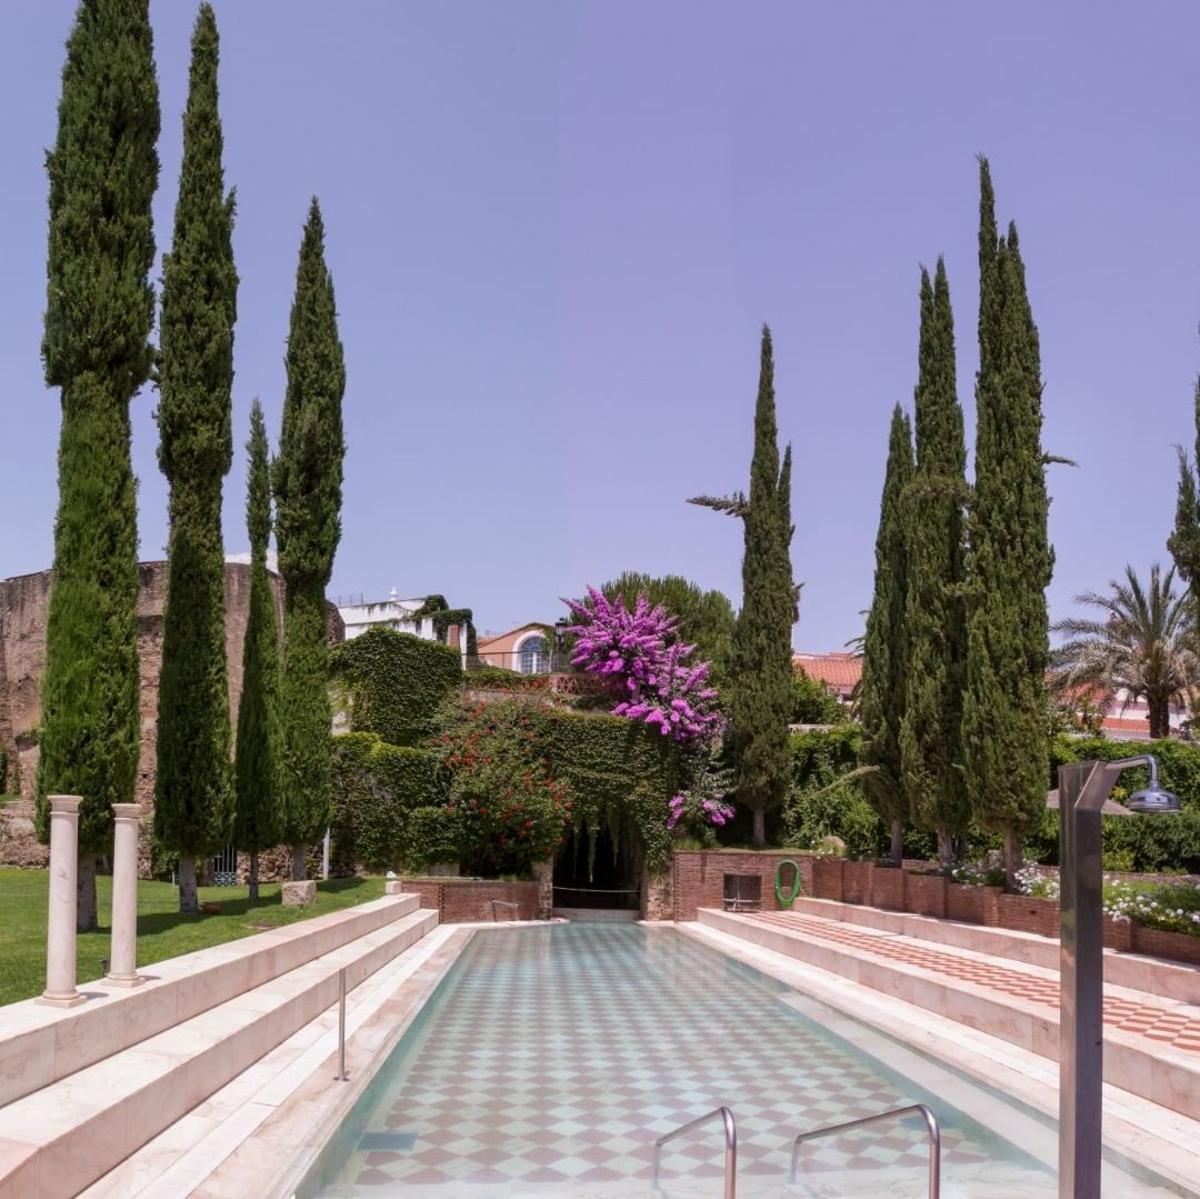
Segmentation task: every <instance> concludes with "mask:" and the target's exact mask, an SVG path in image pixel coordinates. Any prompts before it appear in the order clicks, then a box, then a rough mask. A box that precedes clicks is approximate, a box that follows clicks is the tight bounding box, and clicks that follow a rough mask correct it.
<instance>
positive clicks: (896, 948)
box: [746, 912, 1200, 1053]
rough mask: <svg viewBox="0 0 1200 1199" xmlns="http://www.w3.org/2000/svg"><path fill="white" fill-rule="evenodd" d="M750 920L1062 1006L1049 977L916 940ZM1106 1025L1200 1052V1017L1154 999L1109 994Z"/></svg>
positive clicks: (812, 922) (831, 925)
mask: <svg viewBox="0 0 1200 1199" xmlns="http://www.w3.org/2000/svg"><path fill="white" fill-rule="evenodd" d="M746 918H747V919H751V920H755V921H758V922H760V923H762V924H767V925H772V926H774V927H777V928H782V929H785V930H786V931H788V932H790V933H799V934H801V935H803V936H804V937H806V938H810V939H812V940H814V941H824V942H827V943H830V944H834V945H844V946H846V947H847V948H849V949H853V950H855V951H856V952H865V953H868V954H873V955H874V956H876V957H881V958H886V959H887V960H888V961H892V962H899V963H901V964H903V965H907V966H916V967H918V968H920V969H922V970H928V971H929V972H931V973H933V974H940V975H943V976H946V977H948V978H953V979H957V980H959V981H961V982H967V983H971V984H973V985H974V986H977V987H983V988H986V989H989V990H992V991H997V992H1000V993H1002V994H1005V995H1011V996H1014V997H1015V998H1017V999H1026V1000H1029V1001H1031V1002H1033V1003H1039V1004H1044V1005H1045V1006H1047V1007H1053V1008H1057V1007H1058V1003H1059V984H1058V979H1057V978H1054V977H1047V975H1046V973H1045V972H1037V971H1035V970H1032V969H1022V968H1021V967H1020V966H1018V965H1016V964H1012V965H1010V964H1006V963H1004V962H1002V961H1000V960H998V959H992V960H989V961H981V960H980V959H979V958H978V957H968V956H965V955H963V954H958V953H954V952H949V951H946V950H943V949H933V948H929V947H928V946H926V945H924V944H922V943H921V942H919V941H916V940H914V939H913V938H911V937H904V936H898V935H896V934H894V933H882V932H874V931H871V930H867V929H863V928H861V927H858V926H854V925H848V924H845V923H842V922H840V921H832V920H822V919H820V918H814V917H811V916H801V915H799V914H797V913H795V912H754V913H750V914H747V915H746ZM1104 1023H1105V1024H1106V1025H1108V1026H1110V1027H1112V1028H1119V1029H1123V1030H1124V1031H1125V1032H1132V1033H1140V1034H1141V1035H1142V1036H1145V1037H1148V1038H1150V1039H1151V1040H1153V1041H1159V1042H1162V1043H1165V1044H1169V1045H1171V1046H1173V1047H1174V1048H1176V1049H1180V1050H1183V1051H1184V1052H1185V1053H1200V1016H1189V1015H1187V1014H1185V1013H1181V1012H1180V1011H1179V1010H1178V1006H1177V1005H1175V1006H1168V1005H1167V1004H1165V1003H1159V1002H1156V1001H1155V1000H1154V999H1153V998H1151V997H1149V996H1148V997H1147V998H1146V999H1140V998H1139V999H1128V998H1123V997H1120V996H1115V995H1106V996H1105V997H1104Z"/></svg>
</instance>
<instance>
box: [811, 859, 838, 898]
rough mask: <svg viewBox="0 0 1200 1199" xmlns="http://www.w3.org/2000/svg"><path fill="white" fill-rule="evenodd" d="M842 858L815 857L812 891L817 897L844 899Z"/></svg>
mask: <svg viewBox="0 0 1200 1199" xmlns="http://www.w3.org/2000/svg"><path fill="white" fill-rule="evenodd" d="M843 865H844V863H843V861H842V859H841V858H813V886H812V893H813V895H815V896H816V897H817V899H837V900H840V899H842V897H843V896H842V866H843Z"/></svg>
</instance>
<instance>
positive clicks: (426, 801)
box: [330, 733, 456, 873]
mask: <svg viewBox="0 0 1200 1199" xmlns="http://www.w3.org/2000/svg"><path fill="white" fill-rule="evenodd" d="M332 761H333V765H332V777H333V797H334V798H333V814H332V816H331V818H330V840H331V843H332V856H333V863H334V866H335V867H336V868H337V870H338V871H339V873H341V872H345V873H349V872H351V871H352V870H353V869H354V867H355V866H366V867H368V868H369V869H372V870H388V869H393V868H396V867H406V866H407V867H416V868H418V869H419V868H421V867H422V866H424V865H426V864H428V862H430V861H444V860H446V859H445V858H444V857H442V856H438V855H441V854H444V853H447V852H448V850H449V846H447V845H445V844H443V843H441V842H439V843H438V844H437V845H432V844H430V843H429V839H430V837H431V836H432V827H431V825H430V821H429V818H428V814H427V813H428V811H429V809H433V810H435V811H438V812H442V809H443V808H444V805H445V803H446V800H447V792H446V778H445V774H444V772H443V771H442V770H441V768H440V766H439V764H438V759H437V755H436V754H434V753H432V752H431V751H429V750H424V749H413V748H410V747H407V746H399V745H389V744H388V743H387V742H386V741H384V740H383V739H382V738H381V737H379V736H378V735H377V734H375V733H343V734H342V735H340V736H337V737H334V738H333V758H332ZM414 813H420V815H418V816H416V818H415V820H414ZM435 823H436V820H435ZM448 823H449V816H448V814H446V813H444V812H443V813H442V817H441V824H442V826H443V827H442V837H443V840H444V839H445V831H446V826H447V825H448ZM449 840H450V841H453V837H452V836H450V838H449ZM430 851H432V852H433V856H430ZM449 856H451V857H454V856H456V854H453V853H451V854H449Z"/></svg>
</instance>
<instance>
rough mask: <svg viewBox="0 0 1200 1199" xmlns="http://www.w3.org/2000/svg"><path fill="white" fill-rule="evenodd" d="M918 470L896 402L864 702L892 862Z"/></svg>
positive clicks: (898, 838)
mask: <svg viewBox="0 0 1200 1199" xmlns="http://www.w3.org/2000/svg"><path fill="white" fill-rule="evenodd" d="M912 473H913V449H912V426H911V424H910V423H909V419H908V417H907V416H906V415H905V413H904V411H903V410H902V409H901V407H900V405H899V404H897V405H896V407H895V408H894V409H893V410H892V427H891V432H890V434H889V436H888V456H887V469H886V470H885V472H884V477H883V496H882V498H881V500H880V504H879V531H878V532H877V533H876V535H875V590H874V595H873V597H872V600H871V609H870V611H869V612H868V613H867V629H866V636H865V637H864V638H863V674H862V690H861V700H860V708H861V714H862V725H863V753H862V757H863V763H864V765H867V766H873V767H874V770H873V771H872V773H870V774H868V775H866V777H865V786H866V791H867V797H868V798H869V800H870V801H871V806H872V807H873V808H874V809H875V810H876V811H877V812H878V813H879V816H880V819H882V820H883V821H884V822H885V823H886V824H887V825H889V827H890V828H891V834H892V861H893V862H894V863H895V864H896V865H897V866H898V865H900V862H901V859H902V857H903V850H904V845H903V827H904V821H905V820H906V819H908V816H909V811H908V804H907V802H906V799H905V793H904V785H903V779H902V775H901V761H900V727H901V723H902V721H903V718H904V704H905V696H906V685H905V680H906V677H907V662H908V652H907V651H908V636H907V632H906V630H905V623H904V622H905V602H906V596H907V594H908V550H907V546H906V544H905V530H904V523H903V512H902V508H901V504H902V497H903V495H904V492H905V490H906V488H907V487H908V485H909V482H910V481H911V479H912Z"/></svg>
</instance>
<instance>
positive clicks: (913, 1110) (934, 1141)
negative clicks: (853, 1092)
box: [788, 1103, 942, 1199]
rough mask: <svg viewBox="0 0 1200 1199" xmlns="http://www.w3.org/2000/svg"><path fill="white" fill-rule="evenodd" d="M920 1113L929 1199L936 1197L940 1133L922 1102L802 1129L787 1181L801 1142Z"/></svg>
mask: <svg viewBox="0 0 1200 1199" xmlns="http://www.w3.org/2000/svg"><path fill="white" fill-rule="evenodd" d="M918 1113H919V1114H920V1115H921V1117H922V1118H923V1119H924V1121H925V1128H926V1131H927V1132H928V1133H929V1199H939V1196H940V1195H941V1191H942V1180H941V1173H942V1133H941V1129H940V1128H939V1127H938V1122H937V1116H935V1115H934V1114H933V1112H931V1111H930V1110H929V1108H927V1107H926V1106H925V1105H924V1104H923V1103H912V1104H909V1106H908V1107H895V1108H892V1110H891V1111H887V1112H876V1113H875V1115H873V1116H863V1117H862V1119H861V1120H847V1121H846V1122H845V1123H844V1124H829V1125H826V1127H824V1128H814V1129H813V1130H812V1131H811V1132H802V1133H800V1134H798V1135H797V1137H796V1139H795V1140H794V1141H793V1142H792V1164H791V1166H790V1168H789V1169H788V1182H789V1183H794V1182H795V1181H796V1162H797V1161H798V1160H799V1157H800V1146H801V1145H802V1144H803V1143H804V1142H805V1141H812V1140H815V1139H816V1138H817V1137H827V1136H833V1135H834V1134H835V1133H839V1132H848V1131H849V1130H850V1129H852V1128H862V1127H863V1126H864V1125H866V1124H878V1123H879V1122H880V1121H882V1120H896V1119H900V1118H901V1117H903V1116H912V1115H916V1114H918Z"/></svg>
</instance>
